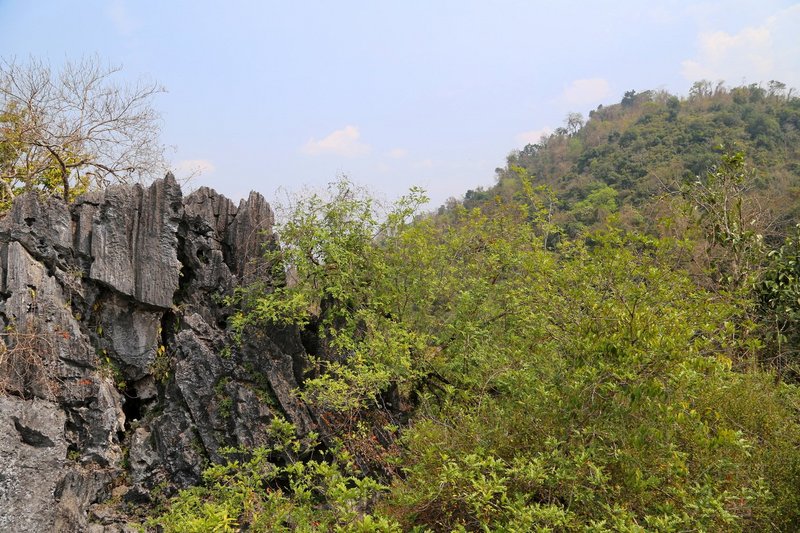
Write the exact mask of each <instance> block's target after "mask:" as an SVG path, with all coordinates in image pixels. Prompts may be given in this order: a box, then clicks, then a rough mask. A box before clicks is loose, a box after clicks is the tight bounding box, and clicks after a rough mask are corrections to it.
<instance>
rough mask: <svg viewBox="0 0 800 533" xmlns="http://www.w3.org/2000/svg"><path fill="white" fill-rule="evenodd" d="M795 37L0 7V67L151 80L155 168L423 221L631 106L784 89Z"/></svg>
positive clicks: (490, 10)
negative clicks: (502, 171) (389, 205)
mask: <svg viewBox="0 0 800 533" xmlns="http://www.w3.org/2000/svg"><path fill="white" fill-rule="evenodd" d="M798 35H800V3H798V2H791V1H780V0H758V1H737V0H730V1H707V2H685V1H661V2H659V1H652V2H643V1H641V0H637V1H629V0H614V1H605V0H595V1H583V2H578V1H570V0H562V1H555V0H553V1H549V2H543V1H536V0H527V1H515V0H493V1H488V0H487V1H472V0H459V1H450V0H419V1H418V0H404V1H402V2H398V1H395V2H388V1H381V0H372V1H366V0H364V1H360V2H356V1H349V0H338V1H336V2H330V1H316V2H311V1H304V0H295V1H293V2H277V1H244V0H226V1H225V2H222V1H217V2H211V1H205V0H192V1H182V0H175V1H167V0H160V1H150V0H136V1H132V0H131V1H125V0H110V1H99V0H82V1H77V0H76V1H67V0H58V1H57V0H37V1H35V2H32V1H29V0H0V56H1V57H3V58H5V59H9V58H13V57H15V58H16V59H17V60H26V59H27V58H29V57H33V58H37V59H42V60H46V61H48V62H50V64H51V65H53V66H54V67H57V66H59V65H61V64H63V63H64V62H66V61H76V60H80V59H81V58H83V57H86V56H94V55H97V56H99V57H100V58H101V59H102V60H103V61H107V62H108V63H110V64H112V65H116V66H121V67H122V71H121V73H120V75H119V76H120V81H122V82H123V83H134V82H135V81H137V80H140V79H147V80H155V81H158V82H159V83H161V84H162V85H164V87H165V88H166V89H167V92H166V93H164V94H161V95H158V96H157V97H156V98H155V100H154V101H153V105H154V106H155V107H156V108H157V110H158V111H159V112H160V113H161V116H162V141H163V142H164V143H165V144H167V145H169V146H170V147H171V150H170V159H171V164H172V167H173V169H175V170H176V173H178V174H179V175H181V174H183V175H185V174H187V173H188V172H189V171H191V170H197V169H199V170H202V173H201V174H200V175H199V176H197V177H195V178H194V179H193V180H192V182H191V183H190V186H191V187H197V186H200V185H208V186H210V187H212V188H214V189H216V190H218V191H219V192H221V193H224V194H226V195H228V196H230V197H232V198H234V199H238V198H241V197H244V196H246V195H247V194H248V192H249V191H250V190H257V191H259V192H261V193H263V194H264V195H265V196H266V197H267V199H268V200H273V199H279V197H285V196H286V195H292V194H297V193H298V191H301V190H304V189H306V188H309V187H310V188H320V187H323V186H325V184H327V183H329V182H331V181H333V180H335V179H336V177H337V176H338V175H340V174H345V175H347V176H349V177H350V178H351V179H352V180H353V181H355V182H356V183H359V184H362V185H364V186H366V187H367V188H369V189H371V190H372V191H373V192H374V193H375V194H377V195H378V196H379V197H381V198H385V199H392V198H396V197H397V196H399V195H402V194H404V193H405V192H406V191H407V190H408V189H409V188H410V187H412V186H421V187H423V188H425V189H426V190H427V191H428V194H429V196H430V197H431V200H432V201H431V206H436V205H440V204H442V203H443V202H444V201H445V200H446V199H447V198H449V197H459V196H462V195H463V194H464V193H465V192H466V191H467V190H468V189H473V188H476V187H479V186H483V187H488V186H491V185H492V184H493V182H494V176H495V168H497V167H501V166H503V165H504V164H505V160H506V156H507V155H508V154H509V152H510V151H512V150H514V149H521V148H523V147H524V146H525V145H526V144H527V143H529V142H536V141H537V140H538V139H539V137H540V136H541V135H542V134H543V133H547V132H549V131H552V130H553V129H555V128H557V127H559V126H561V125H563V123H564V119H565V117H566V116H567V114H568V113H570V112H581V113H583V114H584V115H588V112H589V111H590V110H592V109H595V108H596V107H597V106H598V105H608V104H613V103H617V102H619V101H620V99H621V98H622V95H623V94H624V93H625V92H626V91H628V90H631V89H633V90H636V91H643V90H648V89H664V90H667V91H670V92H672V93H675V94H680V95H685V94H687V93H688V90H689V88H690V87H691V85H692V83H693V82H695V81H697V80H700V79H708V80H710V81H713V82H716V81H719V80H724V81H725V82H726V83H727V84H729V85H740V84H742V83H747V84H750V83H762V84H764V85H765V86H766V84H767V83H768V82H769V80H773V79H775V80H779V81H782V82H784V83H786V84H787V85H788V86H789V87H795V88H798V89H800V37H798Z"/></svg>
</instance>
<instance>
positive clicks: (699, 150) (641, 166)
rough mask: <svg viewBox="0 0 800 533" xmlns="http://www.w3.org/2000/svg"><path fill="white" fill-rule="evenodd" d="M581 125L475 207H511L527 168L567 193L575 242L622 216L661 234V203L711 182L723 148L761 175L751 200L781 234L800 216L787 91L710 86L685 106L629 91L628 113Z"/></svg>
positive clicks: (797, 109) (538, 147)
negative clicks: (705, 179)
mask: <svg viewBox="0 0 800 533" xmlns="http://www.w3.org/2000/svg"><path fill="white" fill-rule="evenodd" d="M576 120H577V119H575V118H574V114H571V115H570V117H568V119H567V125H566V126H567V127H563V128H558V129H557V130H556V131H555V132H554V133H553V134H552V135H549V136H545V137H543V138H542V139H541V140H540V141H539V142H538V143H535V144H529V145H527V146H525V147H524V148H523V149H522V150H519V151H515V152H512V153H511V155H510V156H509V157H508V164H507V165H506V166H505V167H504V168H500V169H498V171H497V184H496V185H495V186H494V187H492V188H490V189H488V190H481V189H479V190H474V191H468V192H467V194H466V196H465V203H466V205H468V206H476V205H482V204H485V202H487V201H489V202H491V201H492V199H493V198H494V197H495V196H497V195H500V196H501V197H503V198H506V199H512V198H513V197H514V196H515V195H516V194H517V193H518V192H519V191H520V178H519V172H518V170H519V169H524V170H525V172H527V173H528V174H529V175H532V176H536V178H537V180H539V181H540V182H541V183H545V184H548V185H549V186H551V187H552V188H553V190H554V191H555V192H556V193H557V194H558V196H559V198H560V201H559V203H558V205H557V206H556V207H557V209H556V211H557V212H556V219H557V221H558V222H559V223H560V224H561V225H562V226H563V228H564V229H565V231H567V232H569V233H570V234H571V235H573V236H574V235H577V233H578V232H579V231H580V230H581V229H582V228H585V227H591V226H593V225H594V224H596V223H597V222H602V220H604V218H605V217H606V216H607V215H608V214H610V213H614V212H616V211H620V214H621V216H622V218H623V220H624V221H625V222H626V223H627V224H628V225H629V226H633V227H637V228H638V229H649V230H653V229H655V228H654V222H656V221H657V220H658V218H659V216H661V215H663V206H659V205H657V204H656V203H655V202H654V201H653V199H654V197H661V196H663V195H669V194H670V193H674V192H676V191H677V190H679V189H680V187H681V186H682V184H683V183H684V182H685V181H687V180H688V181H692V180H694V179H695V178H696V177H697V176H703V175H704V174H705V172H706V170H707V169H708V168H709V167H711V166H712V165H714V164H716V163H717V161H718V153H717V147H718V146H720V145H724V146H727V147H729V148H730V147H733V146H736V147H737V149H738V150H743V151H744V152H745V153H746V154H747V155H748V158H749V159H750V160H751V162H752V164H753V166H754V167H755V168H757V169H759V170H760V172H759V173H758V174H757V175H756V176H754V179H753V180H752V181H751V182H750V183H748V192H749V193H750V194H752V195H753V196H754V197H755V198H757V199H758V201H759V203H760V204H761V206H762V208H763V210H764V212H765V213H769V214H770V216H769V217H767V218H768V219H769V221H770V222H772V226H771V227H772V228H776V229H780V228H785V227H786V226H787V225H789V226H791V221H792V220H796V219H797V217H798V215H800V212H798V205H800V201H799V200H800V196H799V195H800V187H798V181H800V152H799V151H798V150H800V98H798V97H797V96H793V95H792V91H791V90H787V89H786V87H785V86H784V84H782V83H780V82H771V83H770V84H769V86H768V88H763V87H761V86H759V85H756V84H753V85H749V86H743V87H735V88H727V87H725V86H724V85H722V84H719V85H716V86H712V85H711V84H710V83H709V82H705V81H702V82H698V83H696V84H695V85H694V86H693V87H692V90H691V91H690V94H689V96H688V97H685V98H680V97H678V96H674V95H671V94H669V93H667V92H664V91H644V92H641V93H637V92H635V91H628V92H627V93H625V96H624V97H623V98H622V101H621V102H620V103H619V104H615V105H610V106H600V107H598V108H597V109H596V110H594V111H592V112H591V113H590V114H589V120H588V121H586V124H585V125H583V127H580V128H575V127H570V126H569V125H570V123H573V124H574V123H575V122H576ZM579 124H582V120H581V121H580V122H579Z"/></svg>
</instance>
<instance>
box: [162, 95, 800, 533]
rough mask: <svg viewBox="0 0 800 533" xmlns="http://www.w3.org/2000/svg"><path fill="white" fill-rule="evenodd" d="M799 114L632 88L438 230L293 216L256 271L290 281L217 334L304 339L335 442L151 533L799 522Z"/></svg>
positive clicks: (246, 463)
mask: <svg viewBox="0 0 800 533" xmlns="http://www.w3.org/2000/svg"><path fill="white" fill-rule="evenodd" d="M573 118H574V117H573ZM717 119H719V121H718V120H717ZM798 120H800V105H799V104H798V101H797V99H793V98H791V97H789V96H787V95H786V93H785V92H783V91H782V90H781V88H780V86H778V85H774V86H770V90H769V91H764V90H762V89H760V88H758V87H745V88H739V89H733V90H730V91H728V90H722V89H718V90H717V91H716V92H715V91H711V90H710V88H709V87H708V86H707V85H706V84H699V85H696V86H695V88H694V90H693V94H692V95H691V96H690V97H689V98H688V99H683V100H682V99H678V98H675V97H670V96H669V95H663V94H655V93H642V94H641V95H637V94H635V93H632V92H631V93H628V94H626V96H625V99H623V102H622V103H621V104H620V105H619V106H611V107H609V108H603V109H600V110H598V111H596V112H594V113H593V114H592V117H591V118H590V120H589V122H588V123H587V124H585V125H582V127H580V126H579V127H576V128H575V129H574V131H567V130H566V129H565V131H563V132H557V133H556V134H554V135H553V136H550V137H549V138H548V139H545V140H543V142H542V143H541V144H540V145H536V146H529V147H527V148H526V149H525V150H523V151H522V152H519V153H514V154H512V156H511V157H510V158H509V165H508V166H507V167H506V168H505V169H501V170H500V171H499V175H498V176H499V177H498V183H497V185H496V186H495V187H494V188H492V189H490V190H488V191H472V192H470V193H469V194H468V195H467V197H466V198H465V201H464V202H463V203H453V204H452V205H450V206H449V207H448V208H447V209H444V210H442V212H441V213H440V214H438V215H436V216H430V215H420V214H419V212H418V210H419V206H420V205H421V204H422V203H423V202H424V201H425V198H424V196H423V194H422V192H421V191H418V190H412V192H411V194H410V195H409V196H407V197H405V198H403V199H401V200H400V201H399V202H397V203H396V204H395V205H394V206H392V207H390V208H389V209H385V210H382V209H380V208H379V206H377V205H376V204H375V203H374V202H373V201H372V200H371V199H370V198H369V197H368V196H366V195H364V194H362V193H360V192H359V191H357V190H356V188H355V187H354V186H353V185H352V184H351V183H349V182H347V181H341V182H339V183H337V184H335V185H334V187H333V188H332V190H331V191H330V194H329V195H327V196H320V195H315V196H311V197H309V198H306V199H304V200H302V201H300V202H299V203H298V204H297V205H296V206H295V207H294V209H293V210H292V212H291V213H290V216H289V217H288V219H287V221H286V223H285V224H284V225H283V226H282V227H281V228H280V238H281V240H282V242H283V247H282V248H281V249H280V250H273V251H271V252H269V255H268V259H269V262H270V264H271V265H272V266H273V268H274V269H275V271H276V273H278V274H282V273H283V270H284V268H285V267H286V265H291V275H290V276H288V277H289V279H290V280H291V283H288V284H278V285H277V286H270V285H264V284H256V285H253V286H251V287H245V288H242V289H241V291H240V292H239V293H238V294H237V297H236V299H235V303H236V305H237V306H238V309H239V310H240V311H239V312H238V313H237V314H236V315H234V316H233V317H232V319H231V328H232V330H233V331H234V332H235V334H236V335H247V334H248V331H249V330H250V328H257V327H259V325H262V324H264V323H272V324H286V325H291V326H295V327H299V328H302V329H303V330H304V331H306V332H313V333H314V335H315V336H316V337H317V338H318V339H319V342H318V343H317V345H316V351H315V353H312V354H310V355H311V356H312V364H311V365H310V367H309V368H308V369H307V373H306V375H307V378H306V380H305V382H304V383H303V384H302V386H301V389H300V390H298V392H297V393H298V395H300V396H301V397H302V398H303V399H304V400H306V401H307V402H310V403H311V404H312V405H314V406H315V408H316V409H317V412H318V413H322V416H324V417H326V419H327V420H332V421H334V422H335V424H336V425H337V427H338V428H339V430H340V431H339V433H338V440H337V442H336V443H335V445H333V446H328V447H327V450H326V451H325V453H324V454H320V453H319V446H318V442H317V440H316V438H315V436H314V435H312V436H311V438H310V439H306V440H303V441H301V440H298V439H297V438H296V437H295V436H294V433H293V430H292V428H291V426H290V425H289V424H287V423H284V422H281V421H276V422H275V423H274V424H273V426H272V427H271V428H270V431H271V432H272V433H273V435H274V441H275V445H274V446H273V447H272V448H269V449H258V450H230V459H229V462H228V463H227V464H224V465H215V466H212V467H211V468H209V470H208V471H207V472H206V474H205V483H204V484H203V485H202V486H200V487H196V488H193V489H190V490H187V491H184V492H182V493H181V494H180V495H179V496H178V497H177V498H176V499H174V500H173V501H172V503H171V505H170V506H169V507H168V508H167V509H166V510H165V511H164V512H163V514H161V515H160V516H158V517H156V518H154V519H153V520H152V524H153V525H156V524H158V525H160V526H162V527H163V528H165V529H166V530H167V531H212V530H214V531H232V530H235V529H237V528H240V527H245V528H251V529H252V530H262V531H277V530H301V531H311V530H337V531H339V530H341V531H403V530H418V531H426V530H432V531H451V530H469V531H474V530H500V531H688V530H692V531H695V530H701V531H767V530H779V531H796V530H797V529H798V528H800V501H798V499H800V493H798V491H797V487H798V486H800V412H798V408H800V390H798V380H797V378H798V376H799V375H800V374H798V372H797V370H796V368H797V365H796V363H797V348H798V342H799V341H800V334H799V333H798V328H797V325H798V320H800V300H798V294H800V281H798V280H799V279H800V248H799V247H798V238H797V236H796V235H794V233H793V232H792V231H790V228H791V224H790V222H791V223H796V222H797V219H796V218H794V219H793V218H792V217H796V213H795V212H794V211H793V209H792V208H796V206H794V205H792V206H783V207H781V206H778V205H777V204H775V205H771V206H765V205H764V200H765V199H766V198H768V197H769V196H770V195H771V194H772V192H774V191H780V193H781V194H784V195H786V194H793V191H796V184H797V170H798V167H797V162H798V159H797V158H796V155H797V154H796V149H797V148H796V147H797V143H796V140H797V139H796V138H795V137H797V136H798V133H797V131H796V130H794V129H792V127H790V125H791V124H796V125H800V122H793V121H798ZM728 122H730V124H729V123H728ZM759 124H761V126H759ZM764 128H766V129H764ZM776 128H777V129H776ZM762 129H763V131H762ZM778 130H779V131H778ZM687 131H695V132H696V135H695V136H694V137H692V136H689V137H686V135H688V134H687V133H686V132H687ZM779 133H780V135H779ZM622 137H625V138H626V139H627V140H626V141H624V142H620V139H621V138H622ZM654 139H659V141H660V142H658V143H655V144H654ZM784 139H789V140H790V141H791V142H785V141H784ZM719 141H724V142H725V143H731V142H733V141H736V142H738V143H739V146H741V147H743V148H745V149H746V150H747V152H746V153H747V157H745V155H743V153H742V152H739V151H728V152H723V153H722V154H720V153H718V152H716V151H714V149H713V145H714V144H717V143H718V142H719ZM589 154H591V155H589ZM748 160H749V161H751V162H755V165H756V168H758V169H759V173H754V172H753V171H752V170H751V169H752V166H750V165H749V164H748ZM534 176H535V177H534ZM687 176H691V178H692V179H689V180H685V179H684V178H685V177H687ZM660 182H664V183H665V184H667V183H668V186H667V187H665V189H664V190H661V189H659V187H660V185H659V183H660ZM662 192H666V193H669V194H668V196H669V198H670V202H669V203H667V204H665V203H664V202H659V201H657V200H656V196H658V195H660V194H661V193H662ZM655 193H658V194H655ZM773 208H774V209H773ZM648 209H651V210H654V211H653V212H657V213H658V216H659V219H658V220H656V219H654V218H647V216H645V215H647V213H648V211H647V210H648ZM769 210H772V211H773V213H772V214H771V215H770V216H769V217H768V216H767V214H769V213H767V214H765V213H766V212H767V211H769ZM761 215H764V217H761ZM776 216H777V217H778V218H779V219H780V224H778V225H775V224H772V225H770V226H769V229H771V230H772V233H771V234H770V235H769V236H768V237H769V238H765V237H764V235H765V233H764V232H763V231H762V228H765V227H767V226H766V225H764V223H763V221H764V220H766V219H767V218H771V219H772V220H774V219H775V218H776ZM637 221H638V222H637ZM780 238H784V239H785V241H783V242H778V239H780ZM773 243H774V244H773ZM281 277H282V276H281V275H278V276H275V279H280V278H281ZM276 458H281V459H279V460H276Z"/></svg>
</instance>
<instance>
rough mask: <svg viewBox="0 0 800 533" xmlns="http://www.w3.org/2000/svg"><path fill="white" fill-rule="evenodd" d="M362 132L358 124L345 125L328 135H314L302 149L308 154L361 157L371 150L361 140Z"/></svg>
mask: <svg viewBox="0 0 800 533" xmlns="http://www.w3.org/2000/svg"><path fill="white" fill-rule="evenodd" d="M360 139H361V132H360V131H359V130H358V127H357V126H345V127H344V128H342V129H340V130H336V131H334V132H333V133H331V134H330V135H328V136H327V137H323V138H322V139H319V140H317V139H314V138H313V137H312V138H311V139H309V140H308V142H306V144H304V145H303V147H302V148H301V149H300V151H301V152H303V153H304V154H306V155H313V156H317V155H338V156H343V157H359V156H363V155H367V154H368V153H369V152H370V146H369V145H368V144H365V143H363V142H361V141H360Z"/></svg>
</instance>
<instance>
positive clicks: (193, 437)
mask: <svg viewBox="0 0 800 533" xmlns="http://www.w3.org/2000/svg"><path fill="white" fill-rule="evenodd" d="M272 224H273V214H272V211H271V210H270V207H269V205H268V204H267V202H266V201H265V200H264V198H263V197H261V196H260V195H258V194H255V193H253V194H251V195H250V197H249V198H248V199H246V200H242V201H241V202H240V203H239V205H238V206H237V205H235V204H234V203H233V202H231V201H230V200H228V199H227V198H225V197H223V196H221V195H219V194H217V193H216V192H214V191H213V190H211V189H208V188H205V187H203V188H200V189H199V190H197V191H195V192H193V193H192V194H190V195H188V196H186V197H184V196H183V195H182V192H181V189H180V187H179V186H178V184H177V183H176V182H175V180H174V178H172V177H171V176H169V175H168V176H167V178H166V179H164V180H158V181H156V182H154V183H153V184H151V185H150V186H149V187H143V186H140V185H135V186H114V187H110V188H108V189H107V190H105V191H100V192H92V193H89V194H86V195H84V196H82V197H80V198H78V199H77V200H76V201H75V202H73V203H72V204H70V205H67V204H65V203H64V202H63V201H60V200H59V199H55V198H46V199H43V198H40V197H38V196H36V195H35V194H26V195H23V196H21V197H19V198H17V199H16V201H15V202H14V205H13V206H12V208H11V210H10V211H9V212H8V213H7V214H5V215H4V217H3V218H2V219H0V327H1V328H2V331H3V333H2V337H3V339H2V340H3V344H2V345H0V531H15V532H26V531H36V532H39V531H48V530H51V531H97V532H102V531H108V532H111V531H126V530H128V529H129V528H128V526H127V525H125V520H126V516H130V515H133V514H135V513H136V509H137V506H139V505H141V504H147V503H149V502H150V501H151V499H152V498H153V497H154V494H156V493H158V494H162V495H164V494H167V495H168V494H170V493H171V492H174V491H175V490H177V489H178V488H181V487H185V486H188V485H190V484H194V483H196V482H198V480H199V476H200V473H201V470H202V468H203V465H204V464H205V463H206V462H207V461H208V460H218V459H220V456H219V453H218V450H219V449H220V447H222V446H257V445H260V444H267V443H268V436H267V435H266V434H265V432H264V429H263V428H264V427H265V425H266V424H267V423H268V422H269V421H270V420H271V419H272V418H273V417H275V416H278V415H279V414H280V416H284V417H286V418H287V419H289V420H290V421H292V422H293V423H294V424H295V425H296V427H297V428H298V431H299V432H300V433H301V434H302V433H305V432H308V431H311V430H313V429H316V428H317V424H316V422H315V420H314V417H313V415H312V414H311V413H310V412H309V411H308V409H307V408H306V407H305V406H304V405H303V404H302V403H300V402H299V401H298V400H297V398H296V397H295V396H294V395H293V394H292V391H293V390H294V389H295V388H296V387H297V384H298V380H299V379H300V376H298V375H296V370H295V369H297V368H300V367H301V366H302V365H300V364H298V362H299V361H302V360H303V358H304V357H305V351H304V348H303V346H302V343H301V340H300V336H299V335H298V334H297V332H294V331H287V330H282V331H263V332H258V333H257V334H254V335H253V336H252V337H251V338H247V339H245V342H243V343H241V344H233V343H231V342H230V338H229V335H228V332H227V330H226V319H227V318H228V315H229V313H230V310H229V309H228V308H227V307H226V305H225V303H224V301H225V300H224V299H225V296H228V295H230V294H231V293H232V291H233V288H234V287H235V286H236V285H237V284H238V283H241V282H243V281H245V282H250V281H254V280H256V279H265V280H266V281H269V280H268V279H266V278H264V276H265V273H264V269H263V268H261V267H263V265H262V264H261V263H260V258H261V257H262V255H263V251H264V249H265V247H269V246H274V236H273V234H272ZM120 509H127V512H126V513H120V512H119V510H120Z"/></svg>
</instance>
